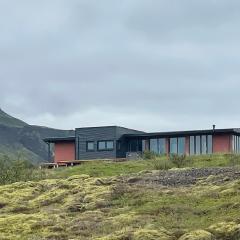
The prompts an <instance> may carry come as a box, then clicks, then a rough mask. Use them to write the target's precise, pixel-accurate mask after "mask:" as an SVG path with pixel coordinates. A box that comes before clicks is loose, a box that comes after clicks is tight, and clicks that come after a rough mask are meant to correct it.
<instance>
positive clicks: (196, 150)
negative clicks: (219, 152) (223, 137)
mask: <svg viewBox="0 0 240 240" xmlns="http://www.w3.org/2000/svg"><path fill="white" fill-rule="evenodd" d="M212 146H213V144H212V135H202V136H190V149H189V150H190V155H195V154H196V155H200V154H212Z"/></svg>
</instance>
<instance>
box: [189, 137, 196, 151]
mask: <svg viewBox="0 0 240 240" xmlns="http://www.w3.org/2000/svg"><path fill="white" fill-rule="evenodd" d="M194 154H195V137H194V136H190V155H194Z"/></svg>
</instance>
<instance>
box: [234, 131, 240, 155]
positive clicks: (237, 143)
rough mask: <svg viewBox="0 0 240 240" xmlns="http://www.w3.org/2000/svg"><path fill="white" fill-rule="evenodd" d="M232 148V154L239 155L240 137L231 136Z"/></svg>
mask: <svg viewBox="0 0 240 240" xmlns="http://www.w3.org/2000/svg"><path fill="white" fill-rule="evenodd" d="M232 140H233V141H232V146H233V147H232V148H233V152H234V153H240V136H236V135H233V136H232Z"/></svg>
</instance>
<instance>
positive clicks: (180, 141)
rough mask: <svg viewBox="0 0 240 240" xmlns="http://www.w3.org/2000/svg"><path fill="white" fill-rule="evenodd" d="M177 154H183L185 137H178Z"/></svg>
mask: <svg viewBox="0 0 240 240" xmlns="http://www.w3.org/2000/svg"><path fill="white" fill-rule="evenodd" d="M178 154H179V155H183V154H185V138H184V137H181V138H178Z"/></svg>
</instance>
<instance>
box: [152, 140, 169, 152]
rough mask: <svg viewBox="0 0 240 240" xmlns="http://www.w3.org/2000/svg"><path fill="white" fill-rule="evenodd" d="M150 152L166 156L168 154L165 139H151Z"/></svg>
mask: <svg viewBox="0 0 240 240" xmlns="http://www.w3.org/2000/svg"><path fill="white" fill-rule="evenodd" d="M150 151H152V152H155V153H157V154H165V153H166V140H165V138H159V139H157V138H156V139H150Z"/></svg>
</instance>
